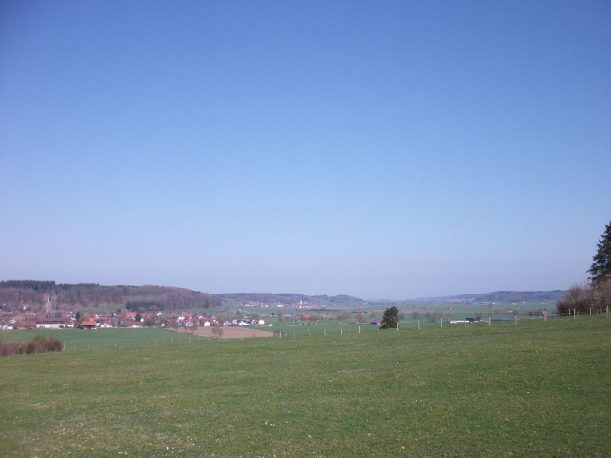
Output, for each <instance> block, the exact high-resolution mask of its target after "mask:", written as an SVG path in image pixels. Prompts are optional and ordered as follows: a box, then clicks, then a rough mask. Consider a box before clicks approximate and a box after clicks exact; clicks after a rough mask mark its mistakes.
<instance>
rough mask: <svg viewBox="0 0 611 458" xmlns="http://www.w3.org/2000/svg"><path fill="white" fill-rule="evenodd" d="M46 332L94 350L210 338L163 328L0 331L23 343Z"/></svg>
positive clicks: (72, 345) (69, 344) (7, 338)
mask: <svg viewBox="0 0 611 458" xmlns="http://www.w3.org/2000/svg"><path fill="white" fill-rule="evenodd" d="M37 335H43V336H46V337H54V338H56V339H60V340H61V341H63V342H64V343H65V347H66V351H68V352H69V351H75V350H78V351H80V350H95V349H99V348H106V347H112V348H115V346H116V347H117V348H125V347H129V346H142V345H158V344H172V343H175V344H178V343H188V342H189V341H191V342H195V341H199V340H207V339H205V338H203V337H199V336H192V335H190V334H182V333H177V332H171V331H169V330H167V329H161V328H106V329H96V330H94V331H86V330H82V329H74V328H71V329H25V330H20V331H0V340H1V341H4V342H24V341H28V340H32V337H34V336H37Z"/></svg>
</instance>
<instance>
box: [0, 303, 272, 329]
mask: <svg viewBox="0 0 611 458" xmlns="http://www.w3.org/2000/svg"><path fill="white" fill-rule="evenodd" d="M264 325H265V320H263V319H260V318H259V317H258V316H256V315H242V314H236V316H234V317H232V318H223V317H217V316H215V315H213V314H208V313H197V312H189V311H181V312H176V311H173V312H163V311H143V312H133V311H132V312H130V311H127V312H121V311H116V312H103V313H96V314H94V313H92V314H83V315H81V313H80V312H79V311H62V310H51V309H49V307H46V309H45V311H42V312H34V311H29V310H23V311H20V312H4V313H2V314H1V315H0V329H3V330H9V329H34V328H39V329H65V328H82V329H85V330H92V329H97V328H141V327H151V326H155V327H167V328H188V329H193V328H199V327H211V326H264Z"/></svg>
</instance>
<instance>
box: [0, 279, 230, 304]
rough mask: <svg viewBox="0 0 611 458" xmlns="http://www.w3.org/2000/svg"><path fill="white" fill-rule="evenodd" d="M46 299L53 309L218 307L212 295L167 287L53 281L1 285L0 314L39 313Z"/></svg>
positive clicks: (218, 302)
mask: <svg viewBox="0 0 611 458" xmlns="http://www.w3.org/2000/svg"><path fill="white" fill-rule="evenodd" d="M47 297H49V299H50V301H51V304H52V306H53V308H59V309H75V308H82V307H87V308H90V307H99V306H116V307H123V306H126V305H130V308H136V307H134V304H151V303H154V304H155V305H156V308H157V309H158V310H173V309H194V308H209V307H215V306H217V305H220V303H221V302H220V300H219V299H218V298H216V297H214V296H213V295H211V294H206V293H200V292H198V291H192V290H190V289H185V288H175V287H167V286H149V285H145V286H127V285H117V286H103V285H99V284H96V283H80V284H65V283H56V282H54V281H37V280H9V281H0V310H4V311H16V310H20V309H22V308H23V306H28V307H29V308H30V309H31V310H32V311H38V310H42V309H43V308H44V306H45V304H46V302H47Z"/></svg>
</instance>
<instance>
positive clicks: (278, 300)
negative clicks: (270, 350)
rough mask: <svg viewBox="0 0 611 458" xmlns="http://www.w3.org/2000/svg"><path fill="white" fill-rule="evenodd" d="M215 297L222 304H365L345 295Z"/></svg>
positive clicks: (269, 294) (268, 294)
mask: <svg viewBox="0 0 611 458" xmlns="http://www.w3.org/2000/svg"><path fill="white" fill-rule="evenodd" d="M215 297H217V298H219V299H221V300H222V301H223V302H227V301H229V302H234V303H235V302H237V303H246V302H248V303H261V304H268V305H273V304H283V305H291V304H299V303H303V304H308V305H315V306H348V305H362V304H365V303H366V302H365V301H364V300H363V299H360V298H358V297H354V296H348V295H346V294H340V295H337V296H327V295H326V294H322V295H315V296H309V295H307V294H292V293H285V294H273V293H230V294H215Z"/></svg>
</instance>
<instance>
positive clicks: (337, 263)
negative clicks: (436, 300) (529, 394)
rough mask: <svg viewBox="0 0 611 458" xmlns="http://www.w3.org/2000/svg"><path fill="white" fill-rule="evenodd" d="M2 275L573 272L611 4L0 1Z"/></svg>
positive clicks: (302, 285)
mask: <svg viewBox="0 0 611 458" xmlns="http://www.w3.org/2000/svg"><path fill="white" fill-rule="evenodd" d="M0 211H1V213H0V215H1V219H0V279H5V280H6V279H26V278H28V279H40V280H56V281H59V282H97V283H102V284H160V285H174V286H183V287H188V288H193V289H196V290H200V291H206V292H213V293H219V292H295V293H310V294H325V293H327V294H338V293H346V294H353V295H357V296H360V297H365V298H370V299H376V298H396V299H399V298H408V297H417V296H433V295H445V294H457V293H467V292H469V293H471V292H488V291H494V290H499V289H504V290H510V289H511V290H546V289H564V288H566V287H568V286H570V285H571V284H573V283H576V282H580V281H583V280H585V278H586V273H585V271H586V270H587V269H588V267H589V265H590V263H591V259H592V256H593V255H594V252H595V249H596V243H597V242H598V240H599V238H600V235H601V234H602V232H603V230H604V227H605V224H607V223H608V222H609V220H610V219H611V3H610V2H609V1H607V0H602V1H590V0H584V1H571V2H565V1H556V0H554V1H531V0H528V1H488V0H486V1H481V2H470V1H460V2H457V1H448V2H445V1H424V0H422V1H407V0H405V1H398V2H391V1H378V0H376V1H355V0H350V1H345V2H343V1H328V0H325V1H284V0H283V1H243V2H242V1H179V2H175V1H152V0H147V1H135V0H130V1H106V0H102V1H83V0H76V1H61V0H57V1H46V0H45V1H31V0H27V1H23V0H3V1H2V2H0Z"/></svg>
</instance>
